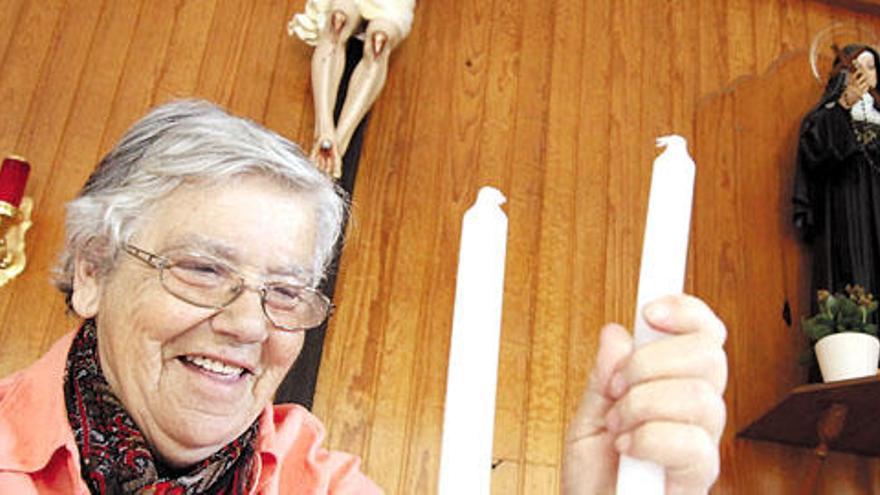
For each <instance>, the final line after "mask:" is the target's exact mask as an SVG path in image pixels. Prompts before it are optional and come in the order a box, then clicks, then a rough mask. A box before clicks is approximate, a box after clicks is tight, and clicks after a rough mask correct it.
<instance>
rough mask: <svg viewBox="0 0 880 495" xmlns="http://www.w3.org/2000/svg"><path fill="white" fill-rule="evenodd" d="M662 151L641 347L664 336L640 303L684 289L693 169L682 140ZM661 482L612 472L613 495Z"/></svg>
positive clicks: (638, 465)
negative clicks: (614, 477) (645, 315)
mask: <svg viewBox="0 0 880 495" xmlns="http://www.w3.org/2000/svg"><path fill="white" fill-rule="evenodd" d="M657 146H665V147H666V150H664V151H663V153H661V154H660V156H658V157H657V159H656V160H654V171H653V174H652V176H651V193H650V196H649V198H648V219H647V221H646V222H645V239H644V242H643V244H642V263H641V270H640V272H639V292H638V299H637V302H636V318H635V331H634V334H635V335H634V338H635V344H636V346H640V345H644V344H646V343H648V342H652V341H654V340H657V339H659V338H662V337H663V336H664V334H663V333H662V332H658V331H657V330H654V329H653V328H651V327H650V326H648V324H647V323H646V322H645V320H644V318H643V317H642V311H643V309H644V307H645V305H646V304H647V303H649V302H651V301H653V300H655V299H657V298H658V297H661V296H665V295H668V294H680V293H681V292H682V290H683V289H684V270H685V265H686V263H687V246H688V232H689V230H690V222H691V204H692V202H693V195H694V175H695V173H696V167H695V165H694V161H693V160H692V159H691V157H690V155H688V152H687V141H685V139H684V138H682V137H681V136H675V135H673V136H665V137H661V138H658V139H657ZM665 483H666V473H665V472H664V471H663V468H662V467H660V466H658V465H657V464H654V463H651V462H645V461H642V460H639V459H633V458H631V457H627V456H621V458H620V466H619V469H618V474H617V494H618V495H662V494H663V493H664V489H665Z"/></svg>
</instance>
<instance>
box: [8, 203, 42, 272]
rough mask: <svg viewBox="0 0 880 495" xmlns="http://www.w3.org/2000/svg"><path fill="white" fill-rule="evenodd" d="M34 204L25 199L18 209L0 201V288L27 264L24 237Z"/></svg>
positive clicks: (29, 223) (29, 225) (29, 224)
mask: <svg viewBox="0 0 880 495" xmlns="http://www.w3.org/2000/svg"><path fill="white" fill-rule="evenodd" d="M33 206H34V202H33V200H32V199H31V198H29V197H25V198H22V200H21V205H19V207H18V208H16V207H14V206H12V205H11V204H9V203H7V202H5V201H0V286H3V285H6V283H7V282H9V281H10V280H12V279H13V278H15V277H17V276H18V274H20V273H21V272H22V271H23V270H24V267H25V264H26V262H27V259H26V256H25V252H24V250H25V242H24V235H25V233H26V232H27V230H28V229H29V228H30V227H31V224H32V223H33V222H31V211H32V210H33Z"/></svg>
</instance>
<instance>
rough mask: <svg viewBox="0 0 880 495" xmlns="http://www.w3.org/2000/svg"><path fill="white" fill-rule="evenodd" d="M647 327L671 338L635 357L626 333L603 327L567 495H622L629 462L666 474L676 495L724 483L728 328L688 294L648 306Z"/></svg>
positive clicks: (569, 458) (576, 425) (568, 452)
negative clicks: (623, 468)
mask: <svg viewBox="0 0 880 495" xmlns="http://www.w3.org/2000/svg"><path fill="white" fill-rule="evenodd" d="M645 319H646V321H647V322H648V323H649V324H650V325H651V326H652V327H654V328H655V329H657V330H661V331H664V332H667V333H668V334H669V337H668V338H665V339H662V340H659V341H656V342H652V343H650V344H647V345H644V346H642V347H639V348H638V349H634V348H633V343H632V337H631V336H630V334H629V333H628V332H627V331H626V330H625V329H624V328H623V327H621V326H619V325H613V324H612V325H606V326H605V327H604V328H603V329H602V334H601V337H600V343H599V352H598V355H597V358H596V364H595V366H594V368H593V371H592V373H591V375H590V382H589V386H588V389H587V391H586V393H585V395H584V396H583V398H582V399H581V403H580V405H579V407H578V411H577V413H576V414H575V416H574V419H573V421H572V424H571V425H570V427H569V431H568V435H567V438H566V444H565V458H564V462H563V493H571V494H575V493H576V494H594V493H602V494H604V493H613V491H614V487H615V485H616V481H617V464H618V459H619V455H620V454H626V455H629V456H631V457H636V458H639V459H644V460H648V461H652V462H655V463H657V464H660V465H661V466H663V467H664V468H665V469H666V493H667V494H669V495H676V494H696V493H706V492H707V491H708V489H709V487H711V486H712V484H713V483H714V482H715V479H716V478H717V477H718V470H719V455H718V442H719V440H720V438H721V434H722V432H723V430H724V423H725V419H726V411H725V406H724V400H723V398H722V395H723V393H724V388H725V386H726V384H727V356H726V354H725V353H724V350H723V348H722V346H723V344H724V340H725V338H726V331H725V328H724V324H723V323H722V322H721V321H720V320H719V319H718V317H717V316H715V314H714V313H713V312H712V310H711V309H709V307H708V306H706V304H705V303H703V302H702V301H700V300H699V299H696V298H694V297H690V296H683V295H682V296H669V297H664V298H661V299H659V300H657V301H655V302H654V303H652V304H650V305H648V306H647V308H646V310H645Z"/></svg>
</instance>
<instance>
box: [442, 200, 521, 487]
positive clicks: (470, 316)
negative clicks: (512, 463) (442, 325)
mask: <svg viewBox="0 0 880 495" xmlns="http://www.w3.org/2000/svg"><path fill="white" fill-rule="evenodd" d="M504 201H505V199H504V195H502V194H501V193H500V192H499V191H498V190H497V189H494V188H491V187H484V188H482V189H480V192H479V194H478V195H477V201H476V202H475V203H474V205H473V206H472V207H471V208H470V209H469V210H468V211H467V212H465V214H464V219H463V220H462V224H461V247H460V250H459V255H458V276H457V280H456V285H455V309H454V312H453V317H452V338H451V342H450V345H449V369H448V371H447V375H446V405H445V410H444V415H443V440H442V446H441V453H440V479H439V483H438V486H439V489H438V493H439V494H440V495H459V494H462V493H467V494H475V495H488V494H489V487H490V483H491V474H492V433H493V428H494V426H495V388H496V385H497V379H498V346H499V338H500V336H501V303H502V299H503V296H504V258H505V254H506V252H507V216H506V215H505V214H504V211H502V210H501V208H500V205H501V204H503V203H504Z"/></svg>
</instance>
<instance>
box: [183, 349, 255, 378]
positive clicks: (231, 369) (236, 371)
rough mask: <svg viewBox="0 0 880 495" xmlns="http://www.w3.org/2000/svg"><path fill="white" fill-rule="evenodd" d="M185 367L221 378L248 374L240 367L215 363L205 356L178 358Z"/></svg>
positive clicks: (219, 362) (215, 361)
mask: <svg viewBox="0 0 880 495" xmlns="http://www.w3.org/2000/svg"><path fill="white" fill-rule="evenodd" d="M178 359H180V360H181V361H182V362H183V363H184V364H185V365H187V366H192V367H195V368H198V369H199V370H201V371H205V372H208V373H212V374H214V375H217V376H219V377H223V378H238V377H240V376H243V375H244V374H245V373H248V370H246V369H245V368H242V367H240V366H235V365H232V364H229V363H225V362H223V361H217V360H216V359H211V358H208V357H205V356H196V355H185V356H180V357H179V358H178Z"/></svg>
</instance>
